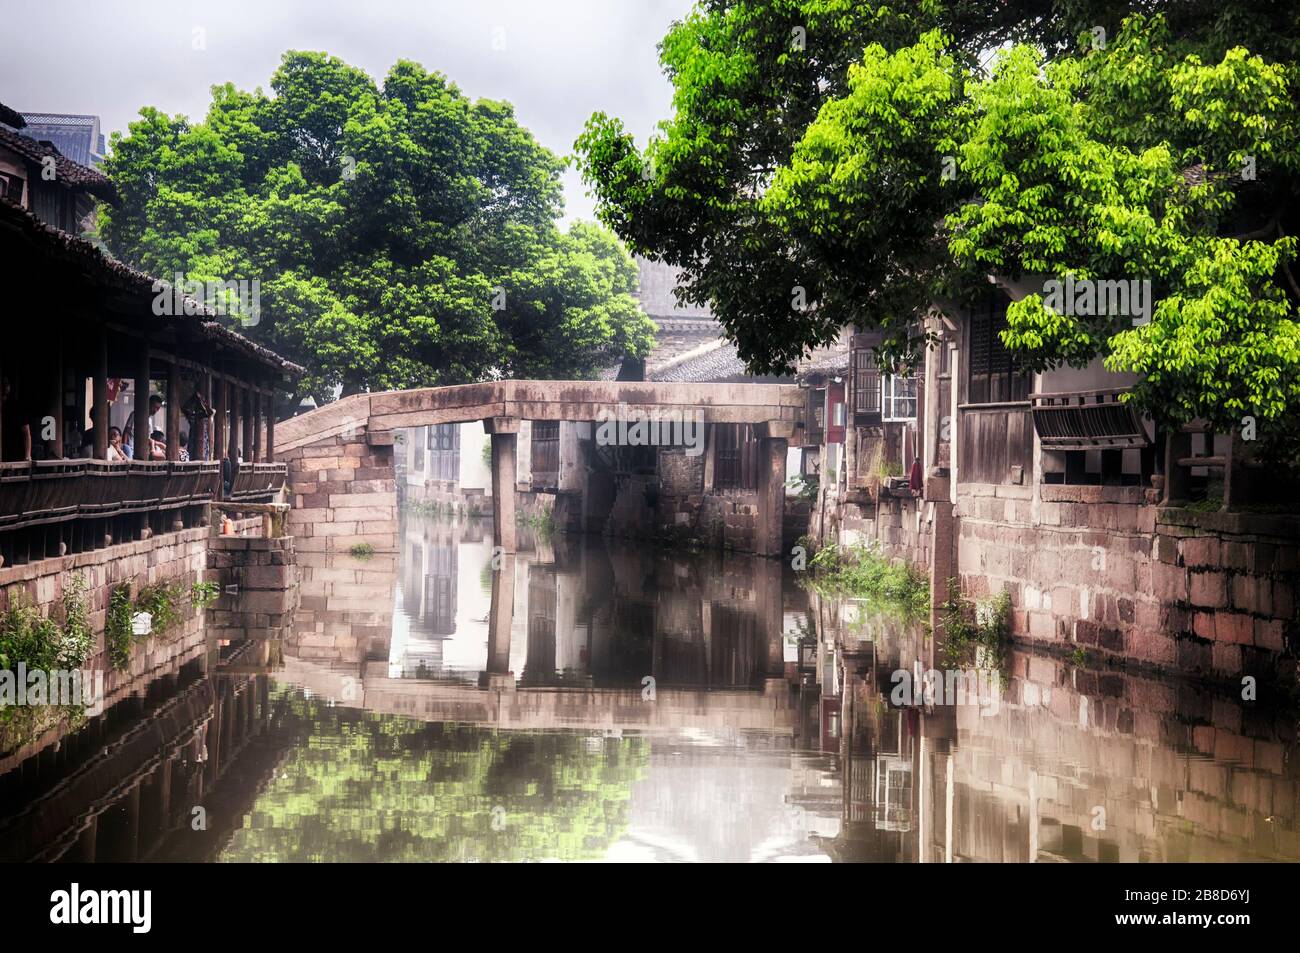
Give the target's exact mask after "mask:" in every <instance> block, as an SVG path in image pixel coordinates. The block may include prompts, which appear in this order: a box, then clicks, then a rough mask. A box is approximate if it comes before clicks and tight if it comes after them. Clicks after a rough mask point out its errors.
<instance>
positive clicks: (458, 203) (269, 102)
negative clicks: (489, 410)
mask: <svg viewBox="0 0 1300 953" xmlns="http://www.w3.org/2000/svg"><path fill="white" fill-rule="evenodd" d="M270 85H271V94H270V95H268V94H265V93H263V91H262V90H261V89H260V88H259V89H257V90H254V91H253V92H247V91H243V90H238V89H236V88H235V87H234V86H233V85H230V84H227V85H224V86H216V87H214V88H213V90H212V103H211V106H210V107H209V110H208V114H207V117H206V118H205V119H204V120H203V121H202V122H200V123H191V122H190V121H188V120H187V119H185V118H184V117H179V116H178V117H171V116H167V115H164V114H163V113H161V112H159V111H158V110H156V109H153V108H144V109H142V110H141V112H140V119H139V120H137V121H135V122H133V123H132V124H131V125H130V129H129V132H128V133H127V134H126V135H125V136H123V135H120V134H119V135H115V136H114V137H113V142H112V149H111V155H110V157H109V159H108V160H107V171H108V172H109V174H110V175H111V176H112V178H113V179H114V181H115V182H116V184H117V186H118V189H119V191H120V193H121V197H122V200H121V203H120V205H119V206H118V207H116V208H111V209H107V210H105V215H104V221H103V235H104V238H105V240H106V241H107V243H108V245H109V247H110V248H111V249H112V250H113V251H114V253H115V254H117V255H118V256H119V257H121V258H123V259H124V260H126V261H129V262H131V263H133V264H136V265H137V266H139V267H141V268H142V269H144V270H146V271H149V272H150V273H153V274H157V275H161V276H171V275H173V274H176V273H183V274H184V275H185V276H186V278H187V279H189V280H197V281H204V282H207V281H231V280H239V279H245V280H250V281H251V280H252V279H257V280H258V281H259V282H260V290H261V294H260V298H261V301H260V304H261V308H260V315H259V320H258V322H257V323H256V324H255V325H251V323H250V322H249V321H247V320H245V321H244V322H243V323H244V324H245V330H246V332H247V333H249V334H250V335H251V336H253V337H255V338H257V339H260V340H262V341H263V342H265V343H267V344H268V345H269V346H271V347H273V348H275V349H277V350H279V351H281V352H282V353H285V354H286V355H288V356H290V357H293V358H294V359H296V360H298V361H300V362H301V363H303V364H304V365H305V366H306V367H307V368H308V370H309V376H308V378H307V380H306V381H304V383H303V389H304V391H306V392H310V393H313V394H315V395H317V396H318V397H319V396H325V395H326V394H328V392H329V391H331V390H332V389H333V388H334V387H337V386H342V387H343V388H344V391H345V392H348V393H351V392H355V391H358V390H363V389H366V388H370V389H385V388H397V387H407V386H421V385H435V384H454V383H463V382H467V381H472V380H476V379H483V378H485V377H494V376H502V377H518V376H524V375H528V376H539V377H544V376H576V377H582V376H590V375H592V374H593V372H595V371H596V370H598V369H599V368H600V367H602V366H607V365H609V364H611V363H614V362H616V361H617V360H618V359H619V358H621V357H622V356H623V355H624V354H631V355H636V356H640V355H643V354H644V353H645V352H646V351H647V350H648V348H649V346H650V344H651V343H652V340H653V325H652V324H651V323H650V322H649V320H648V319H647V318H646V317H645V316H644V315H643V314H642V313H641V312H640V311H639V309H638V308H637V305H636V301H635V299H634V297H633V292H634V290H635V268H634V265H633V262H632V260H631V258H630V257H629V256H628V254H627V252H626V251H625V250H624V249H623V247H622V246H621V244H620V243H619V242H618V241H617V240H616V239H614V238H613V237H612V236H611V235H609V234H608V233H606V232H604V231H603V230H602V229H600V228H598V227H597V226H593V225H577V226H573V227H571V228H570V229H569V230H568V231H567V232H564V231H561V230H560V229H558V228H557V227H556V219H557V217H558V216H559V214H560V211H561V205H562V199H561V187H560V182H559V176H560V172H561V170H562V168H563V161H562V160H561V159H559V158H558V157H556V156H555V155H554V154H552V153H551V152H550V151H548V150H547V149H545V148H544V147H542V146H541V145H540V144H538V143H537V142H536V141H535V140H534V139H533V137H532V135H531V134H530V133H529V132H528V131H527V130H526V129H524V128H523V127H521V126H520V125H519V124H518V123H517V122H516V120H515V118H514V113H513V109H512V108H511V106H510V105H509V104H507V103H502V102H494V101H489V100H479V101H476V102H472V101H470V100H469V99H467V98H466V97H465V96H464V95H463V94H462V93H461V92H460V91H459V90H458V89H457V88H456V87H455V86H454V85H453V84H451V83H450V82H448V80H447V79H446V78H445V77H443V76H442V75H440V74H438V73H431V72H428V71H426V70H425V69H424V68H423V67H421V66H420V65H418V64H416V63H412V62H408V61H400V62H398V63H397V64H395V65H394V66H393V67H392V69H391V70H390V71H389V73H388V75H387V77H386V78H385V80H384V82H383V85H382V86H379V85H377V84H376V83H375V82H374V81H373V80H371V78H370V77H369V76H367V75H366V74H365V73H364V72H363V71H361V70H359V69H356V68H354V67H352V66H349V65H348V64H346V63H344V62H342V61H341V60H339V59H338V58H336V57H331V56H328V55H326V54H323V53H305V52H289V53H286V54H285V55H284V58H283V61H282V63H281V65H280V67H279V69H277V70H276V72H275V74H274V76H273V77H272V78H271V84H270ZM228 304H229V305H230V306H231V307H232V308H234V307H237V306H236V304H235V302H233V300H232V301H229V302H228ZM240 317H241V318H245V319H246V318H247V317H248V316H247V315H240Z"/></svg>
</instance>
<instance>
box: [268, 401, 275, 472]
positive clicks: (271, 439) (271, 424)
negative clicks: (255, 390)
mask: <svg viewBox="0 0 1300 953" xmlns="http://www.w3.org/2000/svg"><path fill="white" fill-rule="evenodd" d="M266 462H267V463H274V462H275V391H270V392H269V393H268V394H267V395H266Z"/></svg>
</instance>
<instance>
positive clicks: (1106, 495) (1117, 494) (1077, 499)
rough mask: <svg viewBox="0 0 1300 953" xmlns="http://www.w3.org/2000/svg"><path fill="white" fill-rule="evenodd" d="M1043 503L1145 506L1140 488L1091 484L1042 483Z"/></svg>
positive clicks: (1040, 494)
mask: <svg viewBox="0 0 1300 953" xmlns="http://www.w3.org/2000/svg"><path fill="white" fill-rule="evenodd" d="M1038 492H1039V498H1040V499H1041V500H1042V501H1043V502H1044V503H1130V504H1134V505H1146V497H1145V492H1146V491H1145V490H1143V488H1142V487H1140V486H1096V485H1093V484H1067V483H1043V484H1040V485H1039V488H1038Z"/></svg>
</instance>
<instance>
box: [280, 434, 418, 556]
mask: <svg viewBox="0 0 1300 953" xmlns="http://www.w3.org/2000/svg"><path fill="white" fill-rule="evenodd" d="M276 457H277V459H279V460H283V461H284V462H286V463H288V465H289V475H288V480H287V485H288V494H289V496H288V499H289V502H290V503H291V504H292V506H293V508H292V509H291V510H290V511H289V516H288V522H287V531H288V532H289V534H290V535H292V536H293V537H294V539H295V546H296V549H297V552H298V553H299V554H300V555H306V554H309V553H346V552H349V551H350V550H351V549H352V548H353V547H354V546H358V545H368V546H369V547H370V548H371V549H373V550H374V551H375V552H383V553H392V552H396V550H397V480H396V476H395V474H394V470H393V447H392V445H391V444H389V445H379V446H371V444H370V443H369V442H368V441H367V435H366V434H365V433H355V434H353V435H352V436H350V437H345V436H342V435H339V436H333V437H326V438H324V439H322V440H319V441H316V442H315V443H312V444H308V445H307V446H304V447H297V448H295V449H293V450H289V451H286V452H283V453H279V452H277V454H276Z"/></svg>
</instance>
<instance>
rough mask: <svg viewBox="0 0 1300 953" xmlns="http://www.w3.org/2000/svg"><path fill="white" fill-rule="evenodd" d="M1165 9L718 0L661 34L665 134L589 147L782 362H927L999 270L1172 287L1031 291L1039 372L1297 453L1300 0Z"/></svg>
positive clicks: (665, 251) (594, 160)
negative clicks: (949, 317) (1140, 297)
mask: <svg viewBox="0 0 1300 953" xmlns="http://www.w3.org/2000/svg"><path fill="white" fill-rule="evenodd" d="M1142 7H1143V8H1144V9H1148V10H1153V11H1154V15H1151V16H1138V15H1130V12H1129V11H1128V10H1125V9H1124V8H1123V7H1122V5H1115V4H1108V3H1094V2H1090V0H1055V2H1030V0H1027V2H1020V3H1010V4H999V5H996V6H995V5H991V4H970V3H963V2H957V0H951V2H940V0H930V2H923V3H920V4H910V3H909V4H903V3H892V4H883V5H875V4H872V5H859V4H855V3H850V2H848V0H719V2H703V3H700V4H699V5H698V6H697V7H696V9H695V10H694V11H693V12H692V13H691V14H690V15H689V16H688V17H687V18H685V19H684V20H683V21H682V22H680V23H678V24H675V25H674V27H673V28H672V30H671V31H670V32H669V34H668V35H667V36H666V37H665V38H664V40H663V42H662V44H661V46H660V51H661V62H662V63H663V66H664V69H665V71H666V73H667V74H668V76H669V78H670V79H671V80H672V82H673V85H674V87H675V94H674V115H673V117H672V118H671V119H669V120H667V121H665V122H664V123H662V124H661V126H660V129H659V132H658V134H657V135H656V136H655V137H653V138H652V139H651V141H650V143H649V144H648V145H647V147H646V148H645V149H644V150H639V149H638V148H637V147H636V145H635V143H634V142H633V141H632V139H631V137H630V136H629V135H628V134H627V133H626V132H625V130H624V128H623V126H622V125H621V123H620V122H619V121H618V120H617V119H614V118H611V117H608V116H605V115H602V114H596V115H595V116H593V117H592V118H591V120H590V121H589V123H588V126H587V129H586V130H585V132H584V134H583V136H582V137H581V138H580V139H579V141H578V144H577V152H578V156H579V163H580V166H581V168H582V171H583V174H584V176H585V178H586V179H587V181H588V182H589V183H590V184H591V185H592V186H593V188H594V190H595V192H596V195H597V197H598V200H599V203H600V204H599V214H600V216H601V218H602V220H603V221H604V222H605V223H606V224H608V225H609V226H610V227H612V228H613V229H614V230H615V231H616V232H617V233H618V234H619V235H620V236H621V237H622V238H624V240H625V241H627V242H628V244H629V246H630V247H631V248H632V249H633V250H634V251H636V252H639V253H642V254H646V255H649V256H651V257H656V258H661V259H664V260H666V261H668V262H669V263H671V264H674V265H677V266H679V267H681V268H682V269H683V270H684V277H685V281H686V284H687V290H686V295H687V296H688V297H689V298H690V300H694V301H705V300H709V301H712V303H713V305H714V308H715V310H716V311H717V313H718V314H719V316H720V319H721V320H722V322H723V324H724V326H725V327H726V329H727V332H728V333H729V334H730V335H731V336H732V337H733V338H734V339H735V340H736V343H737V346H738V349H739V351H740V353H741V356H742V357H743V358H744V359H745V360H746V361H748V362H749V364H750V366H751V367H752V368H753V369H755V370H761V371H777V370H788V369H789V368H790V367H791V366H792V365H793V364H794V362H795V361H797V360H798V359H799V358H800V357H801V356H803V355H804V354H806V353H807V352H808V351H809V350H810V349H811V348H812V347H814V346H816V345H818V344H822V343H825V342H827V341H829V340H831V339H832V338H833V337H834V336H835V335H836V334H837V333H838V331H839V330H840V328H842V327H843V326H845V325H846V324H847V323H850V322H852V323H854V324H856V325H858V326H859V327H862V328H864V329H866V328H879V329H881V330H883V331H884V332H885V345H884V352H885V353H884V357H885V358H886V359H898V358H904V359H910V358H912V357H914V356H915V354H916V353H917V351H918V349H919V348H920V347H921V346H922V343H923V342H922V341H920V340H918V339H916V338H915V337H913V336H912V334H913V333H914V332H911V331H910V330H909V329H910V328H914V327H915V324H914V321H915V319H916V318H917V317H918V316H919V314H920V313H922V311H923V309H924V308H925V307H926V306H927V305H928V304H929V303H930V302H933V301H936V300H937V301H944V300H952V299H953V298H955V297H960V296H961V295H962V294H964V293H965V292H967V291H968V289H972V288H974V287H977V286H981V285H983V284H984V281H985V275H987V274H989V273H997V274H1001V275H1004V276H1006V277H1008V278H1012V279H1017V280H1023V279H1029V280H1031V281H1032V280H1033V279H1034V278H1035V277H1039V276H1041V277H1042V278H1043V279H1044V280H1046V279H1048V278H1056V279H1064V278H1065V277H1067V276H1071V275H1072V276H1074V277H1075V278H1093V279H1103V280H1139V281H1140V280H1144V279H1145V280H1150V281H1151V282H1152V289H1153V293H1154V297H1155V299H1156V302H1157V303H1156V307H1155V309H1154V312H1153V314H1152V315H1151V321H1150V323H1149V324H1146V325H1142V326H1136V327H1135V326H1134V325H1133V323H1132V321H1131V319H1130V318H1129V317H1123V318H1119V319H1117V317H1116V316H1114V315H1110V316H1105V315H1102V316H1096V317H1087V316H1084V317H1079V316H1073V315H1063V314H1058V313H1056V312H1055V311H1054V310H1050V309H1048V308H1046V307H1045V306H1044V297H1043V296H1041V295H1029V296H1028V297H1026V298H1024V299H1023V300H1021V301H1019V302H1017V303H1016V304H1015V305H1014V306H1013V307H1012V309H1011V313H1010V314H1009V323H1010V330H1009V331H1008V332H1006V333H1005V334H1004V341H1005V343H1006V344H1007V345H1008V346H1010V347H1011V348H1012V349H1013V350H1014V351H1015V352H1016V353H1017V354H1018V355H1019V356H1020V358H1021V360H1022V361H1023V362H1024V363H1025V364H1026V365H1028V366H1032V367H1035V368H1040V369H1041V368H1045V367H1051V366H1055V365H1059V364H1062V363H1069V364H1074V365H1082V364H1086V363H1087V362H1088V361H1090V360H1092V359H1093V358H1095V357H1097V356H1101V357H1103V358H1104V359H1105V361H1106V363H1107V365H1108V366H1110V367H1111V368H1113V369H1115V370H1122V371H1135V372H1137V373H1139V374H1140V375H1141V383H1140V384H1139V385H1138V387H1137V388H1136V390H1135V393H1134V395H1133V399H1135V400H1136V401H1137V402H1138V403H1139V405H1140V406H1142V407H1143V408H1144V409H1146V410H1148V411H1150V412H1152V413H1153V414H1154V415H1155V416H1156V417H1157V418H1159V419H1162V420H1164V421H1166V422H1174V421H1180V420H1187V419H1190V418H1193V417H1204V418H1207V419H1209V420H1211V421H1213V422H1214V423H1216V424H1218V425H1219V426H1220V427H1222V428H1224V429H1226V428H1229V427H1233V426H1240V424H1241V418H1242V417H1243V416H1244V415H1247V414H1249V415H1253V416H1255V417H1256V418H1257V420H1258V421H1259V425H1260V434H1261V437H1263V438H1264V439H1265V440H1266V441H1271V442H1272V444H1273V445H1274V446H1273V449H1279V448H1281V449H1285V447H1287V446H1291V447H1293V448H1294V447H1295V446H1297V445H1298V444H1297V440H1296V438H1297V436H1298V434H1297V425H1296V424H1295V423H1294V422H1293V421H1294V420H1295V418H1296V414H1295V411H1296V409H1297V408H1300V336H1298V328H1297V324H1296V321H1295V318H1296V302H1297V300H1300V286H1297V284H1296V281H1295V279H1294V277H1293V276H1292V272H1291V270H1290V262H1291V259H1292V258H1293V257H1294V253H1295V248H1294V243H1293V241H1292V239H1291V238H1290V236H1291V235H1294V234H1295V232H1296V228H1297V223H1296V222H1294V221H1293V219H1294V217H1295V208H1296V201H1295V199H1296V192H1297V178H1296V162H1297V153H1296V149H1295V145H1296V131H1295V116H1294V113H1295V105H1294V104H1295V102H1296V101H1297V92H1298V91H1300V90H1298V89H1297V63H1296V60H1297V48H1298V47H1297V43H1298V40H1300V14H1298V13H1297V11H1296V9H1295V8H1294V7H1287V6H1286V5H1283V4H1263V5H1261V6H1260V9H1258V10H1256V9H1252V10H1251V11H1249V12H1247V11H1245V10H1244V9H1239V8H1238V7H1236V6H1234V5H1222V4H1212V3H1206V2H1200V0H1192V2H1179V3H1172V2H1170V3H1159V2H1157V3H1151V4H1143V5H1142ZM994 50H997V51H998V52H997V54H996V55H994V54H993V52H992V51H994Z"/></svg>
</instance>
